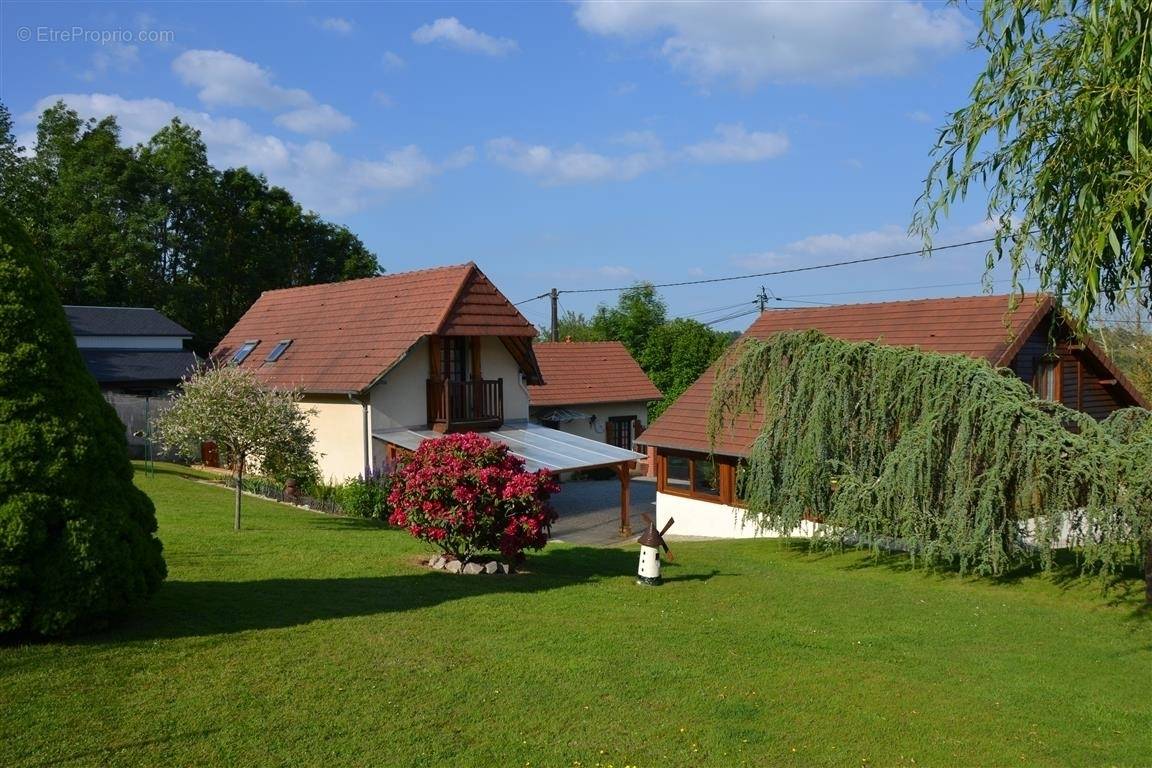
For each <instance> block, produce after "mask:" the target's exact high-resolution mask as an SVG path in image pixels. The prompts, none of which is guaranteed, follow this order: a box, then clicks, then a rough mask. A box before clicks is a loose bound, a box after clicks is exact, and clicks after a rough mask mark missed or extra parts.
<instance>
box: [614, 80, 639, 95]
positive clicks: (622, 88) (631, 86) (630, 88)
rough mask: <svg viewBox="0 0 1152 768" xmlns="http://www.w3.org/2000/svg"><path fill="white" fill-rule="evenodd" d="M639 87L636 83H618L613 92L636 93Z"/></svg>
mask: <svg viewBox="0 0 1152 768" xmlns="http://www.w3.org/2000/svg"><path fill="white" fill-rule="evenodd" d="M639 87H640V86H638V85H636V83H631V82H629V83H620V85H618V86H616V90H615V91H614V93H615V94H616V95H617V96H628V95H629V94H633V93H636V90H637V89H638V88H639Z"/></svg>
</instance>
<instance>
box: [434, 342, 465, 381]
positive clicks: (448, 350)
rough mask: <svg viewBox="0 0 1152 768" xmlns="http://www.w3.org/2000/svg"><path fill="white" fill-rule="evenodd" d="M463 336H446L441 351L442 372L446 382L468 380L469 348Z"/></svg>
mask: <svg viewBox="0 0 1152 768" xmlns="http://www.w3.org/2000/svg"><path fill="white" fill-rule="evenodd" d="M467 341H468V340H467V339H466V338H464V337H463V336H445V337H444V343H443V346H442V347H441V349H440V372H441V374H442V375H443V376H444V379H445V380H446V381H467V380H468V347H467Z"/></svg>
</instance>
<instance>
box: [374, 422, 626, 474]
mask: <svg viewBox="0 0 1152 768" xmlns="http://www.w3.org/2000/svg"><path fill="white" fill-rule="evenodd" d="M483 434H484V436H485V437H488V438H490V439H492V440H493V441H495V442H498V443H503V444H504V445H507V446H508V450H509V451H511V452H512V453H513V454H515V455H516V456H519V457H520V458H521V459H523V460H524V466H525V469H528V470H529V471H531V472H535V471H536V470H539V469H547V470H549V471H550V472H567V471H570V470H574V469H587V468H588V467H602V466H605V465H608V464H618V463H620V462H623V461H636V460H638V459H643V458H644V457H645V456H644V454H642V453H636V452H635V451H629V450H627V449H626V448H617V447H616V446H614V445H609V444H607V443H601V442H599V441H598V440H589V439H588V438H586V437H579V436H577V435H570V434H568V433H567V432H561V431H560V430H558V429H549V428H548V427H541V426H538V425H536V424H528V423H525V422H520V423H516V424H507V425H505V426H504V427H503V428H501V429H498V430H494V431H491V432H484V433H483ZM373 437H375V438H377V439H379V440H384V441H385V442H389V443H392V444H393V445H397V446H399V447H401V448H405V449H407V450H410V451H414V450H416V449H417V448H419V447H420V444H421V443H422V442H424V441H425V440H431V439H434V438H437V437H442V435H440V433H438V432H433V431H432V430H429V429H419V430H416V429H403V430H395V431H387V432H376V433H373Z"/></svg>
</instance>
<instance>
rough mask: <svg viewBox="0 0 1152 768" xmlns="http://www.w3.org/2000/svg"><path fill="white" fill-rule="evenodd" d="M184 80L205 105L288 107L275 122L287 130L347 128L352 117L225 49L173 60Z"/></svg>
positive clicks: (323, 132) (310, 132) (316, 132)
mask: <svg viewBox="0 0 1152 768" xmlns="http://www.w3.org/2000/svg"><path fill="white" fill-rule="evenodd" d="M172 69H173V71H174V72H176V74H177V75H178V76H179V77H180V79H181V80H182V81H183V82H184V84H185V85H190V86H192V87H194V88H199V91H198V92H197V94H196V95H197V97H198V98H199V99H200V101H201V103H203V104H204V105H205V106H207V107H209V108H211V107H218V106H230V107H258V108H260V109H265V110H270V111H281V110H286V111H285V112H283V113H282V114H280V115H279V116H277V117H276V124H277V125H279V126H281V127H284V128H287V129H288V130H290V131H295V132H297V133H304V134H308V135H312V136H326V135H328V134H332V133H339V132H341V131H347V130H349V129H351V128H352V127H353V126H354V125H355V123H354V122H353V121H352V118H350V117H348V116H347V115H345V114H344V113H342V112H340V111H339V110H338V109H336V108H335V107H333V106H331V105H329V104H320V103H318V102H317V101H316V100H315V99H314V98H312V94H310V93H308V92H307V91H305V90H302V89H300V88H283V87H281V86H279V85H276V84H275V83H273V82H272V73H271V72H270V71H268V70H267V69H265V68H264V67H261V66H260V65H259V64H256V63H255V62H252V61H248V60H247V59H243V58H241V57H239V56H237V55H236V54H233V53H228V52H227V51H203V50H193V51H185V52H184V53H182V54H180V55H179V56H177V57H176V59H175V60H174V61H173V62H172Z"/></svg>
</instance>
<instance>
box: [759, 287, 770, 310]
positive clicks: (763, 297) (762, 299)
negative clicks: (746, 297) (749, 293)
mask: <svg viewBox="0 0 1152 768" xmlns="http://www.w3.org/2000/svg"><path fill="white" fill-rule="evenodd" d="M756 301H758V302H759V303H760V314H764V309H765V307H766V306H767V304H768V293H767V292H766V291H765V290H764V286H760V293H758V294H756Z"/></svg>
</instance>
